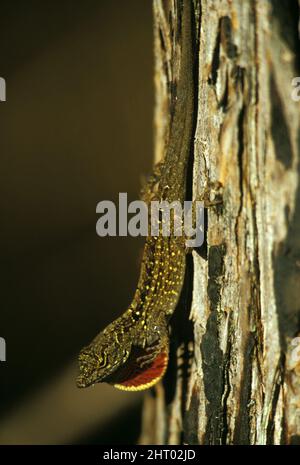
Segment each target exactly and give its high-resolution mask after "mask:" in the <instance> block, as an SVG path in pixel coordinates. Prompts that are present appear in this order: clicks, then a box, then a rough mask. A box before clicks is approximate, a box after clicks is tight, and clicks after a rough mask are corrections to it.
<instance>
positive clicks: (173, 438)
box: [140, 0, 300, 444]
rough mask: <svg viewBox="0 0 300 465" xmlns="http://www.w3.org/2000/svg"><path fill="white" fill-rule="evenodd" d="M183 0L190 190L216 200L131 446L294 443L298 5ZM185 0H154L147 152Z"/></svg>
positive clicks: (164, 105) (162, 107)
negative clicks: (191, 107)
mask: <svg viewBox="0 0 300 465" xmlns="http://www.w3.org/2000/svg"><path fill="white" fill-rule="evenodd" d="M184 1H192V3H193V12H194V13H193V16H194V18H193V21H194V29H193V42H194V43H193V46H194V49H195V60H196V67H197V70H196V76H197V78H196V87H197V88H196V93H197V105H196V107H195V112H196V113H195V121H196V125H195V135H194V164H193V189H194V196H196V194H198V193H199V192H200V193H201V192H203V190H204V189H205V186H207V185H208V184H209V183H211V182H214V181H219V182H221V183H222V185H223V203H222V205H220V206H213V207H211V208H209V209H208V210H207V223H206V229H207V231H206V242H205V244H204V245H203V246H202V247H201V249H200V250H198V251H194V252H193V254H192V257H190V259H188V267H187V275H186V282H185V286H184V290H183V295H182V298H181V301H180V304H179V306H178V308H177V310H176V315H175V316H174V318H173V322H172V347H171V362H170V366H169V369H168V372H167V375H166V376H165V378H164V381H163V382H162V383H161V384H159V385H158V386H157V388H156V389H155V391H152V392H151V391H150V392H148V393H147V394H146V397H145V404H144V412H143V427H142V435H141V438H140V443H142V444H149V443H152V444H153V443H154V444H290V443H300V350H299V346H300V339H299V340H298V339H295V338H296V337H297V335H298V334H299V331H300V303H299V302H300V301H299V289H300V240H299V237H300V234H299V233H300V221H299V218H300V208H299V201H300V194H299V187H298V178H299V173H298V166H299V165H298V164H299V141H300V130H299V128H300V125H299V115H300V112H299V109H300V103H299V101H296V100H295V99H294V100H293V98H292V95H294V94H295V93H294V94H293V91H294V90H295V89H294V88H293V86H292V79H293V78H294V77H296V76H297V75H298V76H299V75H300V72H299V58H300V55H299V50H300V49H299V35H298V20H299V5H298V2H297V0H286V1H282V0H272V1H267V0H243V1H242V0H220V1H218V2H216V1H215V0H194V1H193V0H184ZM181 6H182V2H181V1H180V0H174V1H172V0H167V1H163V0H154V39H155V60H156V73H155V84H156V111H155V127H156V140H155V146H156V159H159V158H161V157H163V153H164V145H165V141H166V140H167V138H168V129H169V112H168V109H170V106H169V102H170V93H171V91H173V92H174V86H172V85H171V84H172V80H174V76H176V75H177V68H178V60H177V57H178V56H180V53H179V51H178V47H179V45H178V42H179V41H178V39H177V37H178V34H177V32H178V31H179V30H180V15H179V11H180V9H181ZM297 67H298V71H297ZM297 344H298V345H297Z"/></svg>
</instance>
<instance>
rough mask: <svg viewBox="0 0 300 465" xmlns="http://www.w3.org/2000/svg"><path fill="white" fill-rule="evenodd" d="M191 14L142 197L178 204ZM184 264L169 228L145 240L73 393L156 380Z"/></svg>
mask: <svg viewBox="0 0 300 465" xmlns="http://www.w3.org/2000/svg"><path fill="white" fill-rule="evenodd" d="M179 5H180V2H179ZM191 10H192V0H184V2H183V9H182V22H181V23H182V30H181V63H180V75H179V81H178V84H177V94H176V98H175V111H174V116H173V120H172V122H171V130H170V137H169V143H168V147H167V150H166V155H165V159H164V163H163V164H162V165H161V172H160V176H159V179H158V182H157V183H156V186H157V188H156V191H155V193H153V186H151V188H150V190H149V192H147V193H146V194H149V198H151V196H152V198H153V196H154V198H155V200H166V201H168V202H173V201H175V200H179V201H180V203H181V204H182V203H183V201H184V200H185V195H186V170H187V164H188V159H189V156H190V151H191V146H192V137H193V106H194V99H193V90H194V83H193V63H192V51H191V44H192V40H191V39H192V38H191V21H192V11H191ZM154 184H155V183H154ZM185 264H186V247H185V238H184V237H183V236H181V237H175V235H174V231H173V230H172V228H171V234H170V236H169V237H163V236H162V235H158V236H157V237H153V236H150V235H149V236H148V237H147V239H146V243H145V248H144V253H143V260H142V266H141V273H140V278H139V281H138V286H137V289H136V292H135V295H134V298H133V301H132V303H131V305H130V307H129V308H128V309H127V310H126V311H125V313H124V314H123V315H121V316H120V317H119V318H117V319H116V320H115V321H113V322H112V323H110V324H109V325H108V326H107V327H106V328H105V329H104V330H103V331H102V332H101V333H100V334H99V335H98V336H96V338H95V339H94V340H93V341H92V342H91V344H90V345H89V346H87V347H85V348H84V349H82V351H81V352H80V355H79V366H80V375H79V377H78V379H77V385H78V387H87V386H89V385H91V384H94V383H97V382H103V381H105V382H110V383H111V384H113V385H114V386H115V387H117V388H119V389H126V390H141V389H146V388H148V387H150V386H152V385H153V384H155V383H156V382H157V381H158V380H159V379H160V378H161V376H162V375H163V373H164V371H165V369H166V366H167V360H168V352H169V334H168V321H169V318H170V316H171V315H172V313H173V312H174V310H175V307H176V304H177V302H178V299H179V296H180V293H181V289H182V285H183V280H184V274H185ZM157 360H159V362H157ZM155 361H156V365H158V368H157V370H156V371H155V370H154V369H153V363H154V362H155ZM132 367H133V371H134V372H136V371H138V372H139V373H143V371H145V377H144V378H143V379H142V380H141V381H137V382H136V384H132V383H129V384H128V383H126V382H125V383H124V380H125V381H126V377H127V378H128V376H129V375H128V373H129V372H130V368H132ZM151 367H152V369H151ZM149 368H150V371H149V373H147V369H149ZM129 377H130V376H129Z"/></svg>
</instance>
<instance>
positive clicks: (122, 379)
mask: <svg viewBox="0 0 300 465" xmlns="http://www.w3.org/2000/svg"><path fill="white" fill-rule="evenodd" d="M136 360H137V359H136V358H135V359H133V360H132V359H131V360H129V362H128V363H127V364H126V366H124V367H123V369H122V370H121V371H119V373H118V376H117V377H116V378H115V379H114V381H113V382H112V384H114V386H115V387H116V388H118V389H122V390H125V391H141V390H143V389H148V388H150V387H151V386H153V385H154V384H155V383H157V381H159V380H160V379H161V377H162V376H163V375H164V373H165V371H166V368H167V365H168V354H167V352H161V353H160V354H158V356H157V357H156V358H155V359H154V360H153V361H152V362H151V363H150V364H149V365H148V366H145V367H142V368H141V367H140V366H139V365H138V363H137V361H136Z"/></svg>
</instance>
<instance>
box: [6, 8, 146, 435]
mask: <svg viewBox="0 0 300 465" xmlns="http://www.w3.org/2000/svg"><path fill="white" fill-rule="evenodd" d="M0 5H1V14H0V63H1V67H0V76H1V77H3V78H4V79H5V80H6V86H7V101H6V102H1V103H0V121H1V139H0V157H1V165H0V166H1V168H0V173H1V174H0V176H1V178H0V206H1V228H0V244H1V246H0V247H1V314H0V336H2V337H4V338H5V339H6V344H7V361H6V362H2V363H0V379H1V383H0V443H2V444H3V443H10V444H16V443H32V444H38V443H98V444H101V443H112V444H113V443H134V442H136V440H137V438H138V432H139V427H140V410H141V397H140V396H139V395H137V394H134V393H124V392H121V391H117V390H115V389H114V388H112V387H111V386H108V385H102V384H101V385H97V386H95V387H94V388H90V389H87V390H78V389H77V388H76V387H75V379H74V378H75V376H76V370H77V365H76V358H77V353H78V351H79V350H80V349H81V347H82V346H83V345H85V344H87V343H89V342H90V340H91V339H92V338H93V337H94V336H95V335H96V334H97V332H99V331H100V330H101V329H102V328H103V327H104V326H105V325H106V324H107V323H109V322H110V321H111V320H112V319H113V318H114V317H116V316H118V315H120V314H121V313H122V312H123V311H124V310H125V309H126V307H127V305H128V304H129V303H130V300H131V297H132V295H133V292H134V287H135V284H136V280H137V277H138V270H139V256H140V253H141V247H142V240H139V239H133V238H130V237H127V238H99V237H98V236H97V235H96V231H95V225H96V221H97V215H96V212H95V209H96V204H97V203H98V202H99V201H100V200H114V201H117V199H118V193H119V192H128V196H129V200H133V199H136V198H138V194H139V189H140V181H141V176H142V175H143V174H147V173H149V172H150V171H151V160H152V108H153V86H152V76H153V56H152V11H151V2H149V1H147V0H143V1H141V0H127V1H126V2H124V1H122V0H110V1H104V0H86V1H82V0H81V1H79V0H77V1H75V0H73V1H72V0H43V2H41V1H38V0H27V1H26V2H24V1H22V0H20V1H16V0H5V1H3V0H2V1H1V2H0Z"/></svg>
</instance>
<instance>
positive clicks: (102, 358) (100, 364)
mask: <svg viewBox="0 0 300 465" xmlns="http://www.w3.org/2000/svg"><path fill="white" fill-rule="evenodd" d="M97 358H98V368H105V367H106V365H107V355H106V353H104V354H103V355H100V356H98V357H97Z"/></svg>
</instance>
